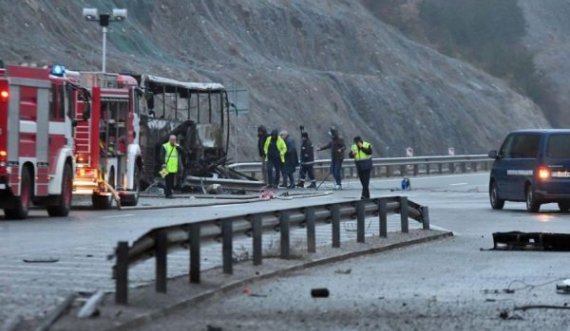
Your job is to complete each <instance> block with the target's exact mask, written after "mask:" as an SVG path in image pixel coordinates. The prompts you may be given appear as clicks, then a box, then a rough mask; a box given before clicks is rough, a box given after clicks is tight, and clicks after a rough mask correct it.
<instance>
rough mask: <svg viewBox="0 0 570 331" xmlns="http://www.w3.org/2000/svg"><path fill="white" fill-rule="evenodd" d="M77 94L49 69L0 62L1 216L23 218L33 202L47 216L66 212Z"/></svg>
mask: <svg viewBox="0 0 570 331" xmlns="http://www.w3.org/2000/svg"><path fill="white" fill-rule="evenodd" d="M53 68H57V67H52V69H53ZM56 71H57V70H56ZM78 98H83V91H82V90H81V89H79V88H77V86H76V85H75V84H73V83H72V82H70V81H69V80H68V79H66V78H64V77H62V76H58V75H57V72H54V71H53V70H52V71H50V69H41V68H31V67H23V66H7V67H5V68H4V67H3V66H1V67H0V208H2V209H3V210H4V215H5V217H6V218H8V219H24V218H26V217H27V216H28V211H29V208H30V206H31V205H32V204H35V205H38V206H43V207H45V208H46V209H47V211H48V214H49V215H50V216H67V215H68V213H69V210H70V208H71V198H72V181H73V174H74V169H75V163H74V158H73V128H74V125H75V123H76V122H75V116H76V109H75V105H77V102H76V100H77V99H78Z"/></svg>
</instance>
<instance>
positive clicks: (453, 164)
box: [449, 162, 455, 174]
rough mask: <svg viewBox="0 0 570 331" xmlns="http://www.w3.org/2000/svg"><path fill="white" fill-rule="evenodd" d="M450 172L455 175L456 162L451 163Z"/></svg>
mask: <svg viewBox="0 0 570 331" xmlns="http://www.w3.org/2000/svg"><path fill="white" fill-rule="evenodd" d="M449 172H450V173H452V174H454V173H455V162H449Z"/></svg>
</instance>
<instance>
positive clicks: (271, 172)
mask: <svg viewBox="0 0 570 331" xmlns="http://www.w3.org/2000/svg"><path fill="white" fill-rule="evenodd" d="M263 151H264V153H265V161H267V181H268V184H269V187H272V188H277V185H279V173H280V172H281V168H282V166H283V164H284V163H285V153H287V145H286V144H285V141H283V139H282V138H281V137H279V132H278V131H277V130H273V131H271V135H270V136H269V137H267V139H266V140H265V144H264V145H263Z"/></svg>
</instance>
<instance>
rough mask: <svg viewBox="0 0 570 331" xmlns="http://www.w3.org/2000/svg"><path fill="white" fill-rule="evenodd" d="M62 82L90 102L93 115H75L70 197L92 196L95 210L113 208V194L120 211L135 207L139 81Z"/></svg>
mask: <svg viewBox="0 0 570 331" xmlns="http://www.w3.org/2000/svg"><path fill="white" fill-rule="evenodd" d="M66 76H67V77H70V79H71V78H72V77H73V78H74V79H76V80H77V81H78V84H79V85H80V86H81V87H83V88H86V89H87V90H88V91H89V92H90V95H91V98H92V107H91V113H90V114H83V113H82V110H81V109H82V108H80V109H79V110H78V112H77V114H76V116H77V120H78V125H77V127H76V130H75V148H74V150H75V159H76V162H77V170H76V172H75V180H74V182H73V189H74V190H73V192H74V194H76V195H90V196H91V199H92V203H93V206H94V207H95V208H97V209H107V208H109V207H111V205H112V203H113V194H114V192H115V193H117V195H118V196H119V197H120V203H121V205H122V206H135V205H137V203H138V198H139V189H140V188H139V181H140V173H141V168H142V157H141V149H140V147H139V135H140V126H139V114H138V99H139V96H140V89H139V88H138V87H137V85H138V84H137V81H136V80H135V79H134V78H133V77H131V76H128V75H121V74H112V73H101V72H77V71H76V72H71V71H68V72H66ZM83 118H88V119H87V120H86V121H82V120H81V119H83Z"/></svg>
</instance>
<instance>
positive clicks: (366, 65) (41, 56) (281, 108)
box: [0, 0, 549, 161]
mask: <svg viewBox="0 0 570 331" xmlns="http://www.w3.org/2000/svg"><path fill="white" fill-rule="evenodd" d="M529 2H532V1H529ZM121 4H124V7H125V8H127V9H128V10H129V18H128V19H127V21H125V22H124V23H120V24H113V25H112V26H111V31H110V32H109V34H108V37H109V38H108V45H109V49H108V56H107V59H108V60H107V61H108V62H107V68H108V71H122V70H131V71H136V72H152V73H156V74H159V75H165V76H169V77H173V78H178V79H191V80H212V81H217V82H221V83H223V84H226V85H232V84H237V85H239V86H242V87H245V88H247V89H248V90H249V92H250V110H249V113H248V114H245V115H239V116H238V117H237V118H236V117H235V116H233V123H234V125H235V126H234V129H233V130H232V134H233V138H232V146H231V147H230V157H231V158H232V159H233V160H234V161H244V160H251V159H254V158H255V157H256V143H255V140H256V129H255V128H256V127H257V126H258V125H260V124H264V125H266V126H267V127H268V128H269V129H272V128H284V129H288V130H289V132H292V133H293V134H294V136H300V134H297V132H298V131H297V128H298V127H299V125H304V126H305V128H306V129H307V131H308V132H309V134H310V135H311V138H312V140H313V142H314V143H315V144H316V145H318V144H320V143H324V142H326V141H327V139H328V137H327V135H326V132H327V130H328V127H329V126H330V125H336V126H337V127H338V128H339V130H340V132H341V134H342V135H343V136H344V137H345V138H347V139H346V140H347V143H349V142H350V141H351V140H352V139H351V138H352V137H353V136H355V135H361V136H363V137H364V138H365V139H366V140H369V141H370V142H371V143H372V144H373V145H374V146H375V153H376V156H378V155H382V156H403V155H404V151H405V148H406V147H408V146H410V147H413V148H414V149H415V154H416V155H430V154H438V155H440V154H446V153H447V148H448V147H455V150H456V153H457V154H462V153H484V152H486V151H487V150H489V149H495V148H497V147H498V144H499V143H500V141H501V140H502V139H503V137H504V135H505V134H506V133H507V132H508V131H510V130H512V129H517V128H530V127H548V126H549V124H548V123H547V121H546V120H545V118H544V116H543V115H542V113H541V111H540V109H539V108H538V107H537V106H536V105H535V104H534V103H532V102H531V101H530V100H529V99H527V98H525V97H523V96H521V95H519V94H517V93H515V92H513V91H512V90H510V89H509V88H508V87H507V86H506V85H505V84H504V83H503V82H501V81H500V80H497V79H495V78H493V77H491V76H489V75H487V74H485V73H483V72H481V71H479V70H477V69H476V68H474V67H472V66H470V65H469V64H466V63H464V62H461V61H458V60H456V59H452V58H449V57H445V56H443V55H441V54H439V53H437V52H435V51H434V50H432V49H430V48H428V47H425V46H422V45H419V44H417V43H414V42H412V41H410V40H409V39H407V38H406V37H404V36H403V35H402V34H401V33H399V32H398V31H396V30H395V29H393V28H392V27H390V26H388V25H386V24H384V23H383V22H382V21H381V20H379V19H378V18H377V17H376V16H374V15H372V14H371V13H370V12H369V10H368V9H366V8H365V7H363V6H362V5H360V4H359V3H358V2H355V1H352V0H337V1H334V2H331V1H327V0H314V1H302V0H291V1H277V0H267V1H259V0H236V1H229V2H228V1H222V0H207V1H206V0H201V1H200V0H196V1H191V2H190V1H182V0H169V1H161V2H155V1H150V0H140V1H124V2H123V3H121V2H117V4H116V5H115V7H120V5H121ZM98 5H99V7H100V8H103V9H104V8H107V9H109V8H111V7H112V3H111V1H103V0H102V1H99V2H98ZM79 6H80V5H79V4H75V3H74V2H70V1H65V0H50V1H47V0H45V1H34V0H27V1H21V2H18V4H14V5H13V6H12V7H13V8H12V9H11V10H12V12H11V13H10V15H2V17H1V18H0V29H1V30H2V31H18V33H13V34H11V33H9V32H4V36H3V38H2V39H1V40H0V54H2V57H3V58H4V59H5V61H6V62H8V63H11V62H20V61H24V60H26V61H44V62H52V61H63V62H65V63H66V65H67V66H68V67H72V68H81V69H90V70H94V69H98V68H99V66H100V40H101V37H100V31H99V28H98V27H97V26H96V25H95V24H93V23H89V22H85V21H84V20H83V19H82V17H81V15H80V13H81V8H80V7H79ZM32 46H33V47H32ZM298 140H300V137H299V138H298ZM317 157H328V153H325V152H320V153H318V154H317Z"/></svg>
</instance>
